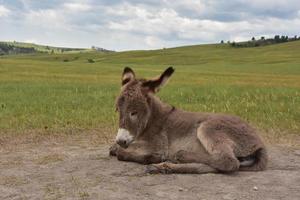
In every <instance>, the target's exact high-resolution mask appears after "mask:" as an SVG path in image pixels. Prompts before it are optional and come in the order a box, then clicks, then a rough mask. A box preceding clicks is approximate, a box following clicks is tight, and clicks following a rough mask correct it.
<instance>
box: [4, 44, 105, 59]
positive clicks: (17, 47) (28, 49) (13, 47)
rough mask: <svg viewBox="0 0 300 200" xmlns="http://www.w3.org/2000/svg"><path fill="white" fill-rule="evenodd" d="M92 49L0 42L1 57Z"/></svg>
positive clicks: (78, 51) (76, 51) (77, 51)
mask: <svg viewBox="0 0 300 200" xmlns="http://www.w3.org/2000/svg"><path fill="white" fill-rule="evenodd" d="M88 51H92V49H84V48H67V47H52V46H46V45H39V44H33V43H24V42H16V41H14V42H1V41H0V56H1V55H11V54H12V55H16V54H34V53H52V54H58V53H80V52H88ZM101 51H104V52H107V51H108V50H106V49H101Z"/></svg>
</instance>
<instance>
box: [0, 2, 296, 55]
mask: <svg viewBox="0 0 300 200" xmlns="http://www.w3.org/2000/svg"><path fill="white" fill-rule="evenodd" d="M2 2H4V3H2V5H0V17H1V16H2V17H3V16H8V15H9V17H6V18H5V20H0V26H1V27H4V28H5V29H3V30H5V31H4V32H3V33H1V36H0V40H7V39H12V40H23V41H24V40H30V39H31V38H35V39H36V40H37V41H39V42H41V43H45V44H48V45H51V44H52V45H56V46H73V47H74V46H76V45H77V46H78V47H90V46H92V45H95V46H101V47H104V48H108V49H114V50H125V49H137V48H138V49H153V48H162V47H173V46H179V45H189V44H200V43H215V42H219V41H220V40H225V41H226V40H235V41H240V40H245V39H250V38H251V37H252V36H255V37H260V36H267V37H268V36H271V37H273V36H274V35H275V34H280V35H290V36H294V35H299V34H300V33H299V31H300V30H299V28H298V27H300V4H299V3H297V2H298V0H286V1H282V0H252V1H247V0H209V1H207V0H143V1H142V0H103V1H97V0H65V1H59V0H49V1H35V0H12V1H2ZM3 8H4V9H3ZM3 10H8V11H3Z"/></svg>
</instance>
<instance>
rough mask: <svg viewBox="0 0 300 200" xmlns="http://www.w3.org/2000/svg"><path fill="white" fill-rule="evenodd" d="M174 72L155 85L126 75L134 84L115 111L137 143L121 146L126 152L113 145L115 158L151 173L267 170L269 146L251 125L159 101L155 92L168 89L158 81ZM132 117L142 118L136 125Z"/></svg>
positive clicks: (124, 88)
mask: <svg viewBox="0 0 300 200" xmlns="http://www.w3.org/2000/svg"><path fill="white" fill-rule="evenodd" d="M126 70H127V72H128V71H129V72H131V71H132V70H131V69H130V70H128V68H127V69H126ZM168 71H172V72H171V73H166V72H168ZM173 71H174V70H173V69H172V70H170V68H168V69H167V70H166V71H165V72H164V73H163V74H162V75H161V76H160V77H159V78H158V79H157V80H155V79H154V80H153V79H152V80H151V82H155V81H158V82H156V83H155V84H152V83H147V80H144V79H142V80H137V79H135V76H134V74H133V75H132V76H130V75H128V73H127V74H126V76H127V77H131V80H129V81H128V82H127V83H126V84H125V85H123V86H122V88H121V93H120V95H119V97H118V98H117V103H116V107H117V110H118V112H119V116H120V119H119V127H120V128H123V129H126V130H128V131H129V132H130V134H132V136H133V138H134V140H133V142H131V143H130V144H127V145H123V144H124V143H120V144H121V145H122V147H121V146H120V145H118V144H114V145H113V146H112V147H111V149H110V154H111V155H115V156H117V158H118V159H119V160H123V161H132V162H138V163H142V164H152V165H151V166H150V167H148V169H149V170H148V171H149V172H151V173H165V172H167V173H209V172H215V171H217V172H234V171H238V170H247V171H259V170H264V169H265V168H266V166H267V160H268V158H267V152H266V148H265V145H264V144H263V142H262V140H261V139H260V137H259V136H258V134H257V130H255V129H254V128H253V127H251V126H250V125H249V124H248V123H246V122H245V121H243V120H241V119H240V118H238V117H236V116H232V115H226V114H214V113H201V112H197V113H194V112H186V111H183V110H180V109H177V108H174V107H172V106H170V105H169V104H166V103H163V102H162V101H161V100H160V99H159V98H158V97H157V96H155V94H154V92H155V91H157V89H156V87H160V84H163V83H160V82H159V81H160V80H163V81H164V83H165V82H166V80H167V79H168V78H169V77H170V76H171V74H172V73H173ZM132 73H133V71H132ZM165 74H166V75H165ZM122 78H123V77H122ZM151 87H153V88H151ZM154 87H155V88H154ZM133 115H137V116H136V117H135V118H134V120H133V117H132V116H133ZM117 142H119V141H117ZM191 163H194V164H191ZM204 165H205V166H206V167H203V166H204Z"/></svg>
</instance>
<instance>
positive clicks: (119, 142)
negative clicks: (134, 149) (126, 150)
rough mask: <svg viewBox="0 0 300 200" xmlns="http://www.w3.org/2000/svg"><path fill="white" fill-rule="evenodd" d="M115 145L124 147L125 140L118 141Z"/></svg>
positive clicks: (125, 144)
mask: <svg viewBox="0 0 300 200" xmlns="http://www.w3.org/2000/svg"><path fill="white" fill-rule="evenodd" d="M117 143H118V145H120V146H121V147H126V146H127V141H126V140H118V141H117Z"/></svg>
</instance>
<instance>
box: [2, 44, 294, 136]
mask: <svg viewBox="0 0 300 200" xmlns="http://www.w3.org/2000/svg"><path fill="white" fill-rule="evenodd" d="M299 52H300V42H299V41H297V42H289V43H283V44H278V45H270V46H265V47H257V48H232V47H230V46H228V45H226V44H224V45H198V46H187V47H179V48H172V49H164V50H153V51H128V52H120V53H110V54H105V53H97V52H86V53H73V54H55V55H48V54H37V55H23V56H3V57H0V132H8V133H9V132H20V133H22V132H26V131H28V130H31V131H34V130H45V129H46V130H45V131H49V130H50V131H55V132H61V133H66V132H68V131H69V130H91V129H97V130H98V129H99V128H100V129H101V128H108V127H109V128H112V129H113V128H116V126H117V115H116V113H115V112H114V110H115V109H114V99H115V97H116V95H118V92H119V88H120V76H121V73H122V69H123V67H124V66H130V67H132V68H133V69H134V70H135V71H136V74H137V76H139V77H148V78H150V77H153V76H157V75H159V74H160V73H161V72H162V71H163V70H164V69H165V68H166V67H168V66H170V65H172V66H173V67H175V68H176V72H175V74H174V75H173V77H172V79H171V81H170V82H169V84H168V85H167V86H166V87H165V88H163V89H162V90H161V92H160V93H159V96H160V97H161V98H162V99H163V100H164V101H165V102H168V103H170V104H172V105H174V106H176V107H179V108H183V109H186V110H190V111H204V112H223V113H231V114H236V115H239V116H241V117H242V118H244V119H246V120H247V121H249V122H250V123H252V124H254V125H255V126H257V127H258V128H259V129H261V130H263V131H264V132H265V133H264V137H265V138H267V139H268V140H269V139H270V140H274V141H279V140H280V141H281V140H284V139H285V138H295V136H296V138H297V137H299V135H300V56H299ZM66 59H67V60H68V62H64V60H66ZM88 59H93V60H94V61H95V63H88ZM114 134H115V133H112V136H114Z"/></svg>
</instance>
